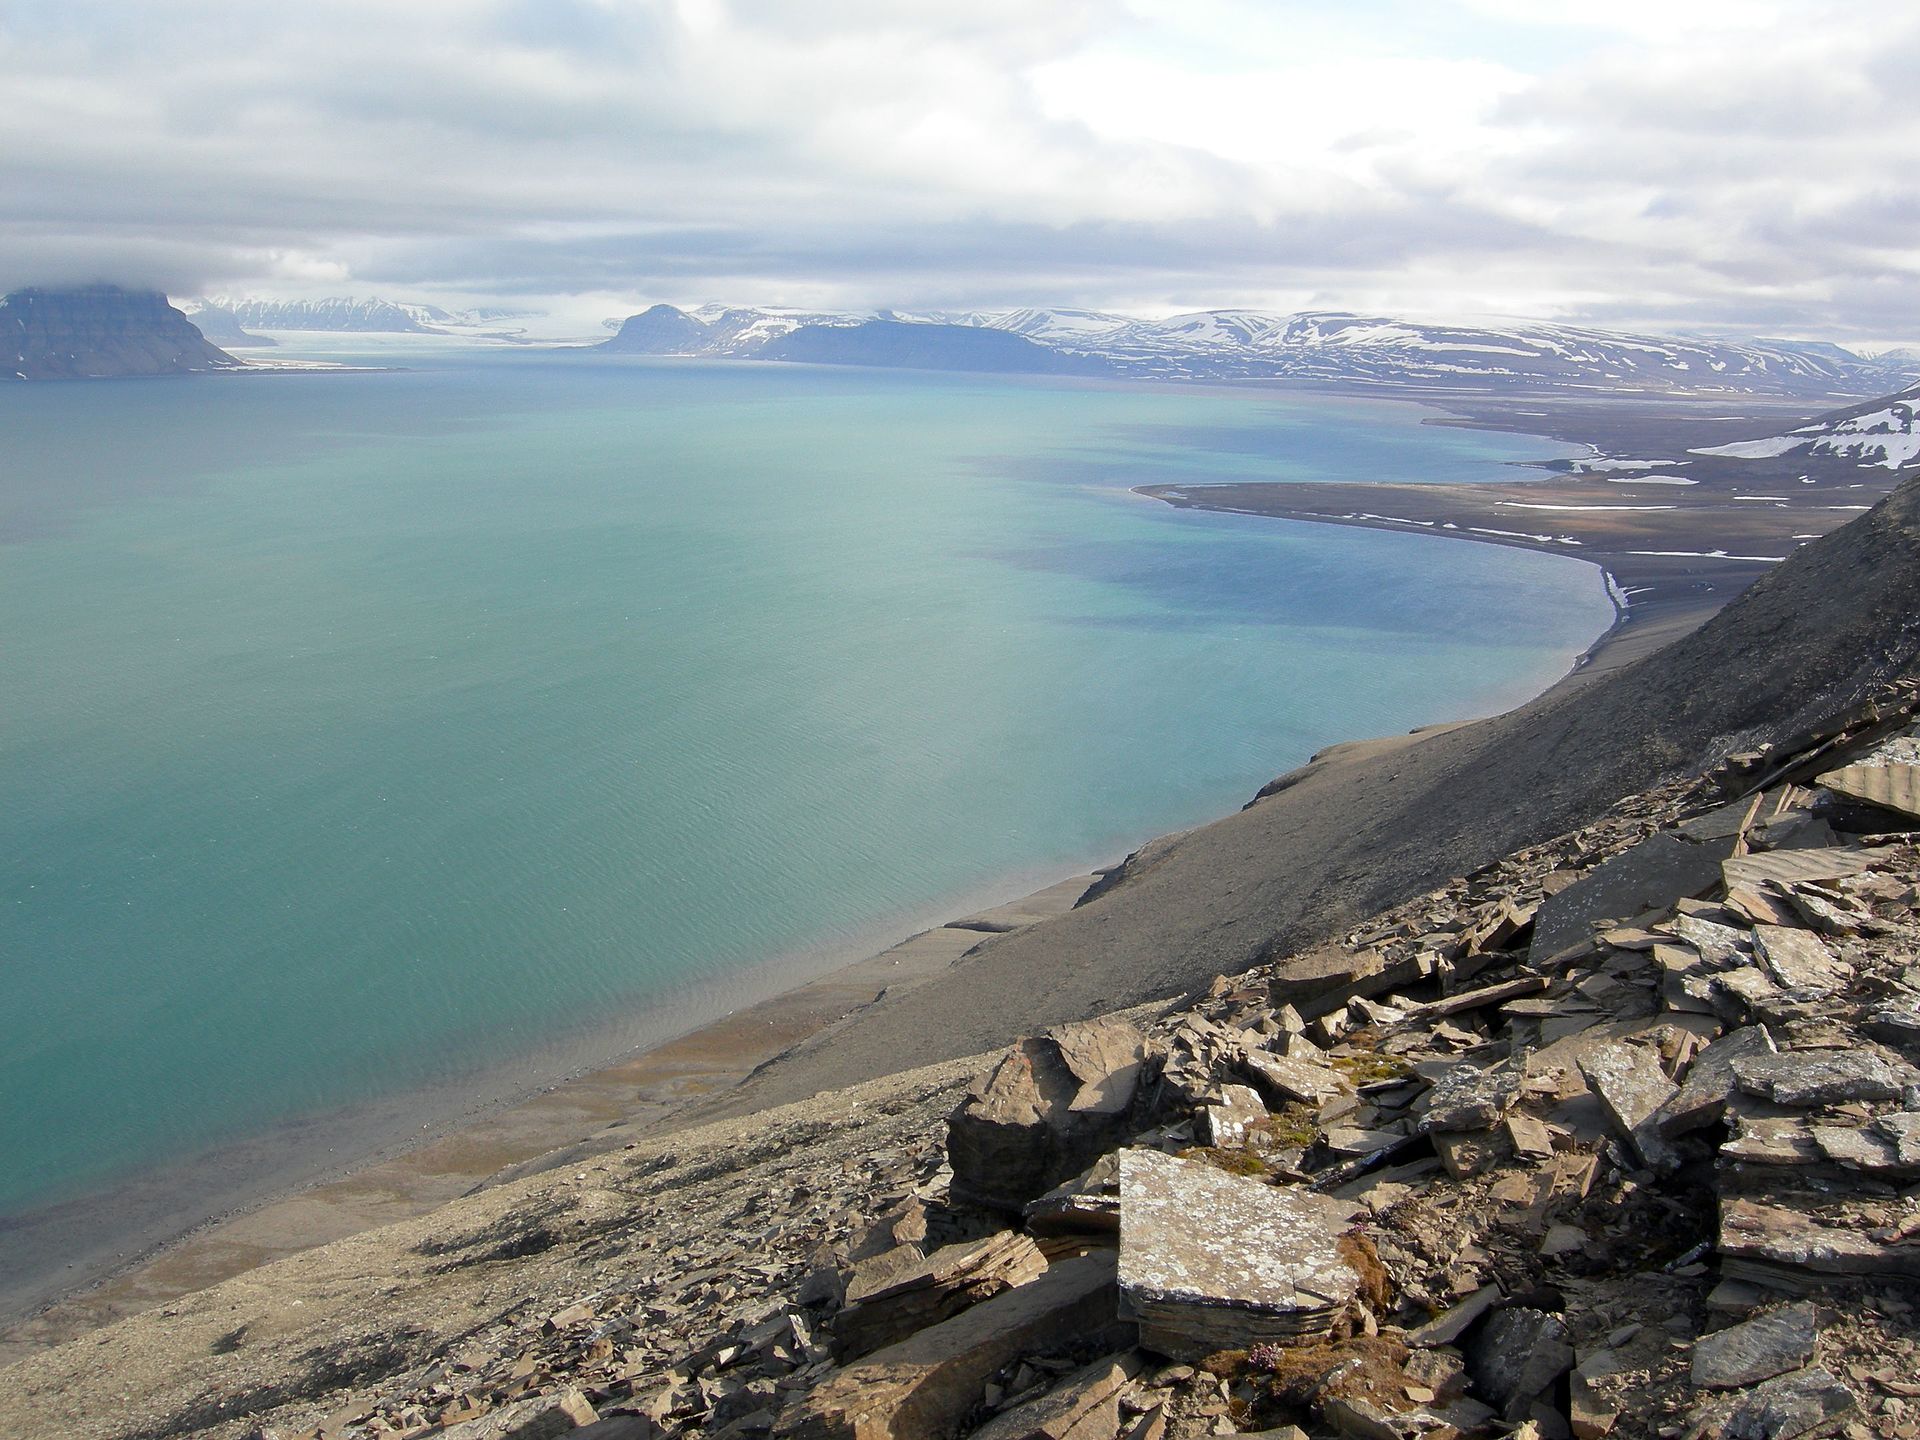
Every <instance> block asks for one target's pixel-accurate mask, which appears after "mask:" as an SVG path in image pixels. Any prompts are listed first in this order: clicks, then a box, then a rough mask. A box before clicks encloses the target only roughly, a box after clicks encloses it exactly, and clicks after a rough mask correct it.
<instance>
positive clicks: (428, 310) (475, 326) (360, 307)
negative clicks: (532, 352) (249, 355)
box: [184, 295, 525, 343]
mask: <svg viewBox="0 0 1920 1440" xmlns="http://www.w3.org/2000/svg"><path fill="white" fill-rule="evenodd" d="M184 308H185V309H186V312H187V314H189V315H190V316H193V317H194V318H195V320H196V321H197V320H198V318H199V317H200V316H201V315H203V314H209V315H212V316H214V317H215V323H216V324H217V323H221V321H220V319H219V317H221V316H226V315H231V316H232V318H233V323H234V324H236V325H238V326H240V327H241V328H242V329H252V330H311V331H324V332H331V333H357V334H387V335H392V334H400V335H438V334H452V335H458V334H466V333H471V332H474V331H478V330H480V329H482V328H483V327H485V326H488V325H492V324H495V323H497V322H499V321H502V320H511V319H514V318H516V317H518V316H520V315H522V314H524V313H525V312H523V311H518V310H500V309H482V310H458V311H455V310H443V309H441V308H440V307H439V306H438V305H425V304H419V303H415V302H410V301H394V300H382V299H380V298H378V297H377V296H371V295H370V296H368V297H367V298H366V299H364V300H362V299H358V298H356V297H354V296H352V295H344V296H333V297H330V298H328V299H324V300H253V299H247V298H244V297H226V296H220V297H215V298H212V299H208V300H193V301H189V302H187V304H186V306H185V307H184ZM202 328H203V329H204V328H205V327H204V326H203V327H202ZM236 343H238V342H236Z"/></svg>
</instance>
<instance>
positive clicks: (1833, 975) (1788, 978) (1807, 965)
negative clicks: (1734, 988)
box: [1753, 925, 1853, 995]
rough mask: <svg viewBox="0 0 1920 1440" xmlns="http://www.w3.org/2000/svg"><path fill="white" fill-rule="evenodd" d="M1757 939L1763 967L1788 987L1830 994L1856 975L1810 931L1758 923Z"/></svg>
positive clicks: (1755, 932) (1754, 932)
mask: <svg viewBox="0 0 1920 1440" xmlns="http://www.w3.org/2000/svg"><path fill="white" fill-rule="evenodd" d="M1753 940H1754V948H1755V950H1756V951H1757V952H1758V953H1759V956H1760V964H1761V966H1762V968H1763V969H1765V970H1766V972H1767V974H1768V975H1770V976H1772V977H1773V979H1774V980H1775V981H1776V982H1778V983H1779V984H1780V985H1782V986H1784V987H1785V988H1786V989H1788V990H1805V991H1810V992H1812V993H1813V994H1816V995H1828V994H1831V993H1832V992H1833V991H1835V990H1838V989H1840V988H1841V987H1842V986H1843V985H1845V984H1846V983H1847V981H1849V980H1851V979H1852V978H1853V967H1852V966H1851V965H1848V964H1846V963H1845V962H1843V961H1841V960H1838V959H1836V958H1835V957H1834V953H1833V952H1832V951H1831V950H1829V949H1828V948H1827V947H1826V944H1825V942H1824V941H1822V940H1821V939H1820V937H1819V936H1818V935H1815V934H1814V933H1813V932H1812V931H1810V930H1799V929H1793V928H1789V927H1787V926H1785V925H1756V926H1754V927H1753Z"/></svg>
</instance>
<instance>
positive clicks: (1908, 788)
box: [1815, 764, 1920, 820]
mask: <svg viewBox="0 0 1920 1440" xmlns="http://www.w3.org/2000/svg"><path fill="white" fill-rule="evenodd" d="M1815 783H1817V784H1820V785H1824V786H1826V787H1827V789H1829V790H1831V791H1833V792H1834V794H1836V795H1845V796H1846V797H1848V798H1849V799H1851V800H1864V801H1866V802H1867V803H1868V804H1869V805H1878V806H1879V807H1880V808H1881V809H1882V810H1891V811H1893V812H1894V814H1896V815H1905V816H1907V817H1908V818H1909V819H1916V820H1920V765H1898V764H1896V765H1848V766H1845V767H1843V768H1842V769H1839V770H1829V771H1828V772H1827V773H1826V774H1824V775H1822V776H1821V777H1820V778H1819V780H1818V781H1817V782H1815Z"/></svg>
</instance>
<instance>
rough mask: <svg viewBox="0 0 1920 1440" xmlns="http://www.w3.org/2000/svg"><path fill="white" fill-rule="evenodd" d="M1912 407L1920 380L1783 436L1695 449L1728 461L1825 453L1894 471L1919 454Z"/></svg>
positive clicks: (1919, 396)
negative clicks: (1896, 391)
mask: <svg viewBox="0 0 1920 1440" xmlns="http://www.w3.org/2000/svg"><path fill="white" fill-rule="evenodd" d="M1916 407H1920V385H1916V386H1913V387H1911V388H1909V389H1906V390H1903V391H1901V392H1900V393H1899V394H1898V395H1889V396H1887V397H1886V398H1884V399H1880V400H1869V401H1866V402H1864V403H1862V404H1859V405H1850V406H1848V407H1846V408H1845V409H1842V410H1835V411H1834V412H1832V413H1831V414H1828V415H1822V416H1820V417H1818V418H1817V419H1814V420H1811V421H1809V422H1808V423H1807V424H1805V425H1798V426H1795V427H1794V428H1793V429H1791V430H1789V431H1787V432H1786V433H1785V434H1784V435H1768V436H1765V437H1762V438H1761V439H1758V440H1735V441H1733V442H1731V443H1729V444H1726V445H1709V446H1703V447H1702V448H1701V449H1699V450H1696V451H1695V452H1694V453H1695V454H1697V455H1717V456H1722V457H1725V458H1727V459H1732V460H1775V459H1783V458H1791V459H1797V460H1806V459H1808V458H1812V457H1822V456H1825V457H1832V458H1835V459H1841V460H1851V461H1853V462H1854V463H1856V464H1859V465H1873V466H1878V467H1880V468H1881V469H1885V470H1898V469H1899V468H1900V467H1901V466H1902V465H1908V464H1911V463H1913V461H1915V460H1916V459H1920V432H1917V431H1916V430H1915V429H1914V410H1915V408H1916Z"/></svg>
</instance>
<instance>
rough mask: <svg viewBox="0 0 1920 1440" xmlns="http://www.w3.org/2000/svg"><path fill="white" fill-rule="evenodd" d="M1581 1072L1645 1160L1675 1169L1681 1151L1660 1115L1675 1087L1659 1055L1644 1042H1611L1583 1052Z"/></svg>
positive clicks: (1623, 1134) (1635, 1149) (1655, 1167)
mask: <svg viewBox="0 0 1920 1440" xmlns="http://www.w3.org/2000/svg"><path fill="white" fill-rule="evenodd" d="M1580 1073H1581V1074H1582V1075H1583V1076H1585V1077H1586V1081H1587V1086H1588V1088H1589V1089H1591V1090H1592V1091H1593V1093H1594V1094H1595V1095H1597V1096H1599V1098H1600V1103H1601V1104H1602V1105H1603V1106H1604V1107H1606V1112H1607V1118H1608V1119H1609V1120H1611V1121H1612V1122H1613V1125H1614V1128H1615V1129H1616V1130H1618V1131H1619V1132H1620V1135H1621V1138H1622V1139H1624V1140H1626V1141H1627V1143H1628V1144H1630V1145H1631V1146H1633V1149H1634V1152H1635V1153H1636V1154H1638V1155H1639V1157H1640V1160H1641V1163H1643V1164H1645V1165H1647V1166H1648V1167H1650V1168H1651V1169H1655V1170H1667V1169H1671V1168H1672V1167H1673V1165H1674V1163H1675V1161H1676V1156H1675V1154H1674V1151H1673V1147H1672V1146H1670V1145H1669V1144H1668V1143H1667V1142H1666V1140H1665V1139H1663V1138H1662V1136H1661V1134H1660V1131H1659V1128H1658V1126H1657V1125H1656V1124H1655V1118H1656V1116H1657V1115H1658V1114H1659V1112H1660V1107H1661V1106H1663V1105H1665V1104H1666V1103H1667V1102H1668V1101H1669V1100H1671V1099H1672V1098H1673V1096H1674V1094H1675V1089H1676V1087H1675V1086H1674V1083H1673V1082H1672V1081H1671V1080H1669V1079H1668V1078H1667V1072H1666V1071H1664V1070H1662V1069H1661V1068H1660V1057H1659V1056H1658V1055H1657V1054H1655V1053H1654V1051H1652V1050H1651V1049H1649V1048H1648V1047H1647V1046H1645V1045H1626V1044H1614V1045H1607V1046H1603V1047H1601V1048H1600V1049H1597V1050H1593V1051H1589V1052H1588V1053H1587V1054H1585V1055H1582V1056H1581V1057H1580Z"/></svg>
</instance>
